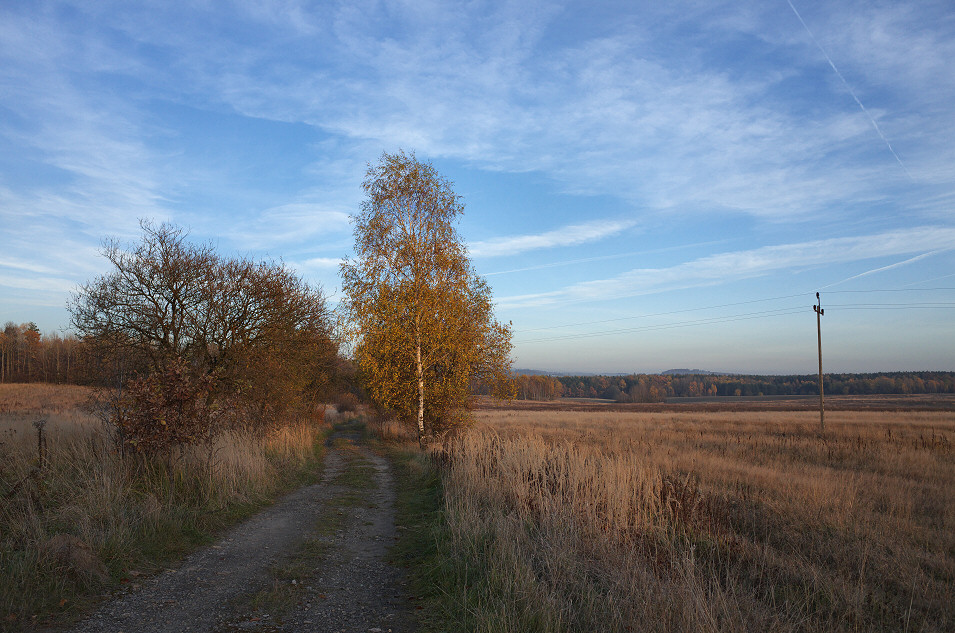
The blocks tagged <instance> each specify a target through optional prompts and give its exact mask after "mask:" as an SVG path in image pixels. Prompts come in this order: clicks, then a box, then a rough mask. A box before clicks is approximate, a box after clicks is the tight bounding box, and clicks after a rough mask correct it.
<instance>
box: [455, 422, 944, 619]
mask: <svg viewBox="0 0 955 633" xmlns="http://www.w3.org/2000/svg"><path fill="white" fill-rule="evenodd" d="M477 417H478V423H477V424H476V426H475V428H474V429H473V430H472V432H471V433H469V434H467V435H466V436H464V437H463V438H461V439H460V440H458V441H457V442H456V443H455V444H453V445H451V446H450V447H449V450H450V455H449V456H447V459H448V461H449V470H448V473H447V476H446V481H445V490H446V503H447V508H448V516H449V519H450V522H451V532H452V535H453V538H454V540H455V544H454V549H455V551H458V552H461V553H462V555H464V556H470V557H471V558H472V559H473V561H474V563H473V564H475V565H477V566H479V567H481V568H482V569H483V572H482V573H483V574H484V576H485V578H486V579H490V580H489V581H488V582H491V583H492V584H494V585H495V587H496V588H495V589H494V593H495V595H497V596H498V597H499V598H500V600H498V601H494V600H491V599H487V600H481V601H479V602H480V604H475V605H473V607H472V611H473V612H474V613H475V621H474V625H473V626H474V629H475V630H488V631H490V630H522V629H523V630H547V631H575V630H605V631H628V630H659V631H699V630H703V631H724V630H729V631H739V630H749V631H818V630H844V631H855V630H886V631H899V630H907V631H950V630H955V589H953V588H955V446H953V443H955V415H953V414H952V413H951V412H921V413H920V412H906V413H889V412H849V411H840V412H834V413H832V414H831V415H829V416H827V433H826V434H825V435H824V436H820V435H819V434H818V431H817V429H818V415H814V414H813V413H811V412H798V411H797V412H781V411H780V412H749V413H747V412H725V413H675V414H674V413H613V412H608V413H587V412H556V411H551V412H535V411H482V412H479V413H478V416H477Z"/></svg>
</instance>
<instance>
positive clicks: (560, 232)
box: [468, 220, 636, 257]
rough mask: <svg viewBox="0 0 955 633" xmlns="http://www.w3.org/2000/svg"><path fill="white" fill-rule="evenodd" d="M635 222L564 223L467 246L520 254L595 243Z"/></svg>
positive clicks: (485, 252) (482, 253) (480, 251)
mask: <svg viewBox="0 0 955 633" xmlns="http://www.w3.org/2000/svg"><path fill="white" fill-rule="evenodd" d="M635 225H636V222H635V221H622V220H595V221H593V222H587V223H584V224H573V225H570V226H563V227H561V228H559V229H554V230H552V231H547V232H545V233H538V234H536V235H514V236H507V237H496V238H493V239H490V240H483V241H480V242H474V243H472V244H471V245H470V246H469V247H468V250H469V251H470V253H471V255H472V256H474V257H497V256H500V255H517V254H518V253H525V252H527V251H533V250H539V249H544V248H554V247H557V246H574V245H577V244H585V243H588V242H596V241H598V240H602V239H604V238H605V237H610V236H612V235H617V234H618V233H621V232H623V231H625V230H627V229H629V228H632V227H633V226H635Z"/></svg>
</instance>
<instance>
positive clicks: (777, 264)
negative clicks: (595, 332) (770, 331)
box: [498, 227, 955, 309]
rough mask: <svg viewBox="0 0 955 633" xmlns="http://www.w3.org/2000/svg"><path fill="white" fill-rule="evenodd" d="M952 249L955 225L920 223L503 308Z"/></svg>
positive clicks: (741, 254) (729, 257)
mask: <svg viewBox="0 0 955 633" xmlns="http://www.w3.org/2000/svg"><path fill="white" fill-rule="evenodd" d="M951 249H955V228H953V227H918V228H913V229H903V230H899V231H890V232H885V233H879V234H876V235H863V236H858V237H840V238H832V239H826V240H816V241H810V242H797V243H793V244H779V245H773V246H764V247H761V248H755V249H751V250H744V251H733V252H727V253H718V254H716V255H710V256H707V257H702V258H699V259H695V260H691V261H687V262H684V263H681V264H677V265H675V266H671V267H668V268H635V269H633V270H630V271H627V272H625V273H623V274H621V275H617V276H615V277H612V278H608V279H595V280H592V281H585V282H581V283H576V284H573V285H571V286H568V287H566V288H563V289H560V290H555V291H551V292H543V293H534V294H526V295H517V296H511V297H502V298H500V299H499V300H498V307H500V308H506V309H514V308H529V307H540V306H546V305H554V304H561V303H573V302H580V301H604V300H611V299H620V298H624V297H631V296H638V295H646V294H653V293H659V292H666V291H671V290H679V289H684V288H693V287H698V286H704V285H712V284H719V283H726V282H729V281H734V280H738V279H746V278H751V277H758V276H761V275H766V274H770V273H774V272H778V271H781V270H786V269H791V268H796V267H800V268H802V267H805V266H813V265H821V264H837V263H846V262H854V261H862V260H867V259H873V258H876V257H887V256H893V255H904V254H908V253H915V252H923V251H926V250H929V251H941V250H951ZM919 258H921V257H919ZM892 267H893V266H890V267H886V269H890V268H892Z"/></svg>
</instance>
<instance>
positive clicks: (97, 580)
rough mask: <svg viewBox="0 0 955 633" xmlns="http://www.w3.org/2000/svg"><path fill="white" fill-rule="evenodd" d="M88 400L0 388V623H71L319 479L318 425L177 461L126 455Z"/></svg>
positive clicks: (233, 440)
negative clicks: (111, 594)
mask: <svg viewBox="0 0 955 633" xmlns="http://www.w3.org/2000/svg"><path fill="white" fill-rule="evenodd" d="M88 396H89V391H88V390H87V389H84V388H82V387H74V386H53V385H42V384H40V385H36V384H30V385H16V384H13V385H11V384H3V385H0V631H5V630H10V631H13V630H25V629H32V628H35V627H42V626H44V625H46V624H49V623H56V622H63V621H67V620H69V619H70V618H72V617H75V616H76V615H77V614H80V613H82V612H83V611H84V609H86V608H88V606H89V605H90V604H91V603H92V602H93V601H94V600H95V599H96V596H98V595H100V594H102V593H103V592H104V591H107V590H109V589H111V588H114V587H117V586H121V585H123V584H125V583H130V584H136V583H137V582H138V581H139V579H140V578H141V577H143V576H145V575H147V574H149V573H151V572H154V571H156V570H158V569H160V568H161V566H162V565H163V563H164V562H168V561H170V560H173V559H175V558H177V557H179V556H181V555H183V554H184V553H186V552H188V551H189V550H191V549H193V548H195V547H196V546H197V545H200V544H203V543H206V542H209V540H210V538H211V535H212V534H214V533H215V532H217V531H218V530H221V529H222V528H223V527H225V526H227V525H230V524H232V523H234V522H236V521H237V520H239V519H240V518H242V517H244V516H247V515H249V514H250V513H252V512H253V511H254V510H255V509H257V508H259V507H261V506H262V505H264V504H266V503H268V502H269V501H270V500H271V499H273V498H274V497H275V495H277V494H279V493H280V492H282V491H284V490H287V489H289V488H291V487H293V486H295V485H297V484H300V483H302V482H303V481H307V480H309V479H310V478H314V477H316V476H317V473H318V470H319V465H320V458H321V451H322V443H321V441H319V440H320V439H321V437H322V434H323V433H324V428H325V427H321V426H318V425H316V424H314V423H302V424H293V425H290V426H287V427H284V428H283V429H282V430H281V431H280V432H276V433H274V434H272V435H271V436H270V437H268V438H267V439H265V440H263V441H253V440H251V439H249V438H242V437H236V436H228V437H224V438H222V439H221V440H220V441H218V443H217V444H216V445H215V446H214V447H213V450H212V452H211V453H210V452H208V451H206V450H186V451H184V452H182V453H181V454H178V455H176V458H175V460H174V462H173V463H172V464H166V463H152V462H143V461H141V460H130V459H126V460H123V459H120V458H119V456H118V455H117V453H116V451H115V450H114V448H115V447H114V445H113V443H112V442H110V441H109V439H108V438H107V436H106V434H105V432H104V431H103V428H102V426H101V425H100V424H99V423H98V421H97V420H95V419H94V418H93V417H92V416H90V415H88V414H87V413H85V412H84V411H83V409H82V405H83V404H84V403H85V402H86V400H87V398H88ZM38 422H40V423H42V424H39V425H38V424H36V423H38ZM38 426H42V436H41V435H40V430H39V428H38ZM41 444H42V449H41Z"/></svg>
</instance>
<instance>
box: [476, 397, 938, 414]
mask: <svg viewBox="0 0 955 633" xmlns="http://www.w3.org/2000/svg"><path fill="white" fill-rule="evenodd" d="M477 408H478V409H479V410H485V409H491V410H495V409H509V410H515V409H516V410H524V411H630V412H666V411H713V412H718V411H812V410H815V411H818V410H819V396H704V397H696V398H667V401H666V402H648V403H644V402H638V403H618V402H614V401H613V400H606V399H600V398H557V399H556V400H513V401H510V402H505V401H501V400H497V399H494V398H488V397H481V398H478V399H477ZM830 410H831V411H900V410H906V411H952V412H955V394H916V395H897V394H887V395H866V396H826V411H830Z"/></svg>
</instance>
